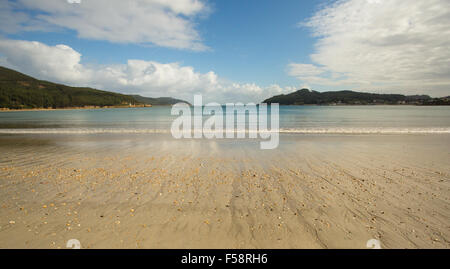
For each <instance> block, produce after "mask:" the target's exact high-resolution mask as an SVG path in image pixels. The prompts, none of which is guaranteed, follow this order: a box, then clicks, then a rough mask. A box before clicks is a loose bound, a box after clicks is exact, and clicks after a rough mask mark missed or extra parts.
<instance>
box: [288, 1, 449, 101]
mask: <svg viewBox="0 0 450 269" xmlns="http://www.w3.org/2000/svg"><path fill="white" fill-rule="evenodd" d="M300 25H301V26H306V27H309V28H310V29H311V30H312V33H313V35H314V36H316V37H317V38H318V40H317V42H316V44H315V52H314V53H313V54H312V55H310V58H311V62H312V63H313V64H303V63H298V64H297V63H293V64H290V65H289V66H288V74H290V75H291V76H294V77H297V78H298V79H300V80H301V81H303V82H304V83H308V84H314V85H316V86H317V87H320V86H324V85H325V86H333V87H337V86H341V87H346V88H354V89H367V90H372V91H373V90H384V91H397V92H405V93H418V92H424V91H428V93H430V94H434V95H448V94H450V76H449V74H450V39H449V38H448V37H449V36H450V2H449V1H448V0H426V1H425V0H419V1H407V2H405V1H403V0H376V1H375V0H340V1H336V2H334V3H333V4H331V5H330V6H327V7H324V8H322V9H321V10H319V11H318V12H317V13H316V14H315V15H314V16H313V17H312V18H310V19H308V20H307V21H306V22H302V23H300Z"/></svg>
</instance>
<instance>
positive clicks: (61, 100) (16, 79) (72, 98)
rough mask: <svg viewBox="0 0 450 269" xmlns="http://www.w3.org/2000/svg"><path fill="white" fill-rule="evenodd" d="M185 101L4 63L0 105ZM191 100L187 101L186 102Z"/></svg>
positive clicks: (28, 106) (0, 74)
mask: <svg viewBox="0 0 450 269" xmlns="http://www.w3.org/2000/svg"><path fill="white" fill-rule="evenodd" d="M178 102H185V101H183V100H178V99H174V98H170V97H160V98H149V97H143V96H140V95H125V94H120V93H114V92H108V91H101V90H97V89H92V88H86V87H70V86H66V85H62V84H56V83H52V82H48V81H44V80H38V79H35V78H33V77H30V76H27V75H25V74H22V73H20V72H17V71H14V70H12V69H8V68H5V67H1V66H0V108H6V109H32V108H69V107H129V106H138V107H139V106H141V107H143V106H150V105H172V104H175V103H178ZM186 103H187V102H186Z"/></svg>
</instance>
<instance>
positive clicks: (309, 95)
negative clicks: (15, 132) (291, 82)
mask: <svg viewBox="0 0 450 269" xmlns="http://www.w3.org/2000/svg"><path fill="white" fill-rule="evenodd" d="M264 103H269V104H270V103H279V104H280V105H379V104H386V105H450V96H447V97H441V98H431V97H430V96H428V95H402V94H377V93H365V92H354V91H335V92H317V91H311V90H309V89H301V90H298V91H296V92H293V93H290V94H286V95H285V94H282V95H276V96H273V97H271V98H269V99H266V100H264Z"/></svg>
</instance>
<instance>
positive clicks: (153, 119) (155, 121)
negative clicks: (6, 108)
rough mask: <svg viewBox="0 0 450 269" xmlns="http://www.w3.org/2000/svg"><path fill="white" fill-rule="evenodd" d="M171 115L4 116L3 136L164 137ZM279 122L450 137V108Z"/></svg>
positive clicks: (390, 109)
mask: <svg viewBox="0 0 450 269" xmlns="http://www.w3.org/2000/svg"><path fill="white" fill-rule="evenodd" d="M170 111H171V107H170V106H159V107H158V106H155V107H150V108H117V109H92V110H88V109H86V110H84V109H82V110H53V111H13V112H2V113H0V133H13V134H14V133H108V132H111V133H122V132H123V133H127V132H130V133H132V132H138V133H146V132H149V133H151V132H163V133H164V132H169V131H170V126H171V123H172V121H173V120H174V119H175V118H176V117H177V116H172V115H171V114H170ZM208 117H209V116H208ZM208 117H205V119H206V118H208ZM279 121H280V131H281V132H291V133H450V107H448V106H447V107H445V106H429V107H427V106H280V116H279Z"/></svg>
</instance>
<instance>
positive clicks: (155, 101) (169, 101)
mask: <svg viewBox="0 0 450 269" xmlns="http://www.w3.org/2000/svg"><path fill="white" fill-rule="evenodd" d="M131 96H132V97H133V98H134V99H135V100H136V101H137V102H139V103H142V104H148V105H152V106H161V105H162V106H164V105H174V104H176V103H187V104H189V103H188V102H186V101H183V100H180V99H175V98H172V97H158V98H151V97H143V96H140V95H131Z"/></svg>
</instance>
